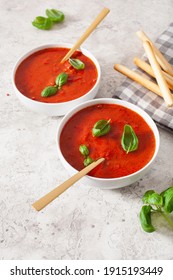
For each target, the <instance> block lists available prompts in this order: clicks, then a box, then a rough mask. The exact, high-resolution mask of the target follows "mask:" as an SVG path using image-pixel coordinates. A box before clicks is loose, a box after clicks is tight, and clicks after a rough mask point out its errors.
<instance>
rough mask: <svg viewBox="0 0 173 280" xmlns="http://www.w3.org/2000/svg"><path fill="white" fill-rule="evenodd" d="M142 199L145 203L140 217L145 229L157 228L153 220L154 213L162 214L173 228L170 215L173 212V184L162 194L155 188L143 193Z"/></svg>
mask: <svg viewBox="0 0 173 280" xmlns="http://www.w3.org/2000/svg"><path fill="white" fill-rule="evenodd" d="M142 201H143V202H144V203H145V205H143V206H142V208H141V211H140V214H139V218H140V222H141V226H142V228H143V230H144V231H146V232H153V231H155V230H156V229H155V228H154V226H153V225H152V220H151V216H152V215H153V214H154V213H158V214H160V215H162V216H163V217H164V218H165V220H166V221H167V222H168V224H169V225H170V226H171V228H172V229H173V220H171V218H170V215H169V214H170V213H172V212H173V186H172V187H170V188H168V189H166V190H165V191H163V192H162V193H160V194H158V193H157V192H155V191H154V190H149V191H147V192H146V193H145V194H144V195H143V197H142Z"/></svg>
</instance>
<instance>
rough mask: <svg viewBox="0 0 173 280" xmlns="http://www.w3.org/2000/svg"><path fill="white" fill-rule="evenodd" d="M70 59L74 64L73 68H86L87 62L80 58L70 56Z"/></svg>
mask: <svg viewBox="0 0 173 280" xmlns="http://www.w3.org/2000/svg"><path fill="white" fill-rule="evenodd" d="M68 61H69V63H70V64H71V65H72V66H73V68H75V69H77V70H82V69H84V68H85V64H84V63H83V62H82V61H81V60H79V59H75V58H69V60H68Z"/></svg>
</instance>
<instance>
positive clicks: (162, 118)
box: [113, 23, 173, 132]
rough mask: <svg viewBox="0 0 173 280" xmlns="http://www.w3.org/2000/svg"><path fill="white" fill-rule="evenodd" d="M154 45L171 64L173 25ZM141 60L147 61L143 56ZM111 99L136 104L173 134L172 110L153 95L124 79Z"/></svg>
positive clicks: (142, 73) (139, 71) (141, 72)
mask: <svg viewBox="0 0 173 280" xmlns="http://www.w3.org/2000/svg"><path fill="white" fill-rule="evenodd" d="M155 45H156V47H157V48H158V49H159V50H160V51H161V52H162V54H163V55H164V56H165V58H166V59H167V60H168V61H169V62H170V63H171V64H173V23H171V24H170V25H169V27H168V29H167V30H166V31H164V32H163V33H162V34H161V35H160V37H159V38H158V39H157V40H156V44H155ZM142 58H143V59H144V60H147V59H146V56H145V55H144V56H143V57H142ZM133 70H134V71H135V72H138V73H140V74H141V75H142V76H144V77H147V78H149V79H150V80H153V78H150V77H149V76H148V75H147V74H145V73H144V72H143V71H142V70H141V69H139V68H137V67H135V68H134V69H133ZM113 97H114V98H120V99H123V100H126V101H129V102H131V103H133V104H136V105H137V106H139V107H141V108H142V109H144V110H145V111H146V112H147V113H148V114H149V115H150V116H151V117H152V119H153V120H154V121H155V122H156V123H157V124H158V125H159V126H161V127H163V128H165V129H167V130H169V131H171V132H173V108H167V107H166V105H165V102H164V101H163V99H162V98H161V97H159V96H157V95H156V94H155V93H153V92H151V91H149V90H148V89H145V88H144V87H143V86H141V85H139V84H137V83H136V82H133V81H132V80H131V79H129V78H126V79H125V81H124V82H123V83H122V85H121V86H120V87H119V88H118V89H117V90H116V92H115V95H114V96H113Z"/></svg>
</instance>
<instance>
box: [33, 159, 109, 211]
mask: <svg viewBox="0 0 173 280" xmlns="http://www.w3.org/2000/svg"><path fill="white" fill-rule="evenodd" d="M104 160H105V159H104V158H100V159H98V160H97V161H95V162H93V163H91V164H90V165H88V166H87V167H85V168H84V169H82V170H81V171H79V172H78V173H76V174H75V175H73V176H72V177H71V178H69V179H68V180H67V181H65V182H64V183H62V184H61V185H59V186H58V187H56V188H55V189H54V190H52V191H50V192H49V193H48V194H46V195H45V196H43V197H42V198H40V199H39V200H37V201H36V202H34V203H33V204H32V206H33V207H34V208H35V209H36V210H37V211H40V210H41V209H43V208H44V207H45V206H46V205H48V204H49V203H50V202H52V201H53V200H54V199H55V198H57V197H58V196H59V195H60V194H62V193H63V192H64V191H65V190H67V189H68V188H69V187H71V186H72V185H73V184H74V183H76V182H77V181H78V180H79V179H81V178H82V177H83V176H85V175H86V174H87V173H89V172H90V171H91V170H92V169H94V168H95V167H96V166H97V165H99V164H100V163H101V162H103V161H104Z"/></svg>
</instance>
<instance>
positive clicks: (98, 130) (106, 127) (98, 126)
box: [92, 120, 111, 137]
mask: <svg viewBox="0 0 173 280" xmlns="http://www.w3.org/2000/svg"><path fill="white" fill-rule="evenodd" d="M110 121H111V120H108V121H106V120H99V121H98V122H96V123H95V125H94V127H93V129H92V134H93V136H95V137H100V136H103V135H105V134H107V133H108V132H109V131H110V129H111V126H110Z"/></svg>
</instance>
